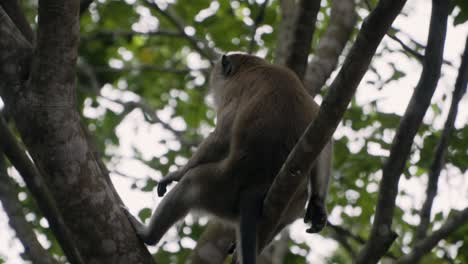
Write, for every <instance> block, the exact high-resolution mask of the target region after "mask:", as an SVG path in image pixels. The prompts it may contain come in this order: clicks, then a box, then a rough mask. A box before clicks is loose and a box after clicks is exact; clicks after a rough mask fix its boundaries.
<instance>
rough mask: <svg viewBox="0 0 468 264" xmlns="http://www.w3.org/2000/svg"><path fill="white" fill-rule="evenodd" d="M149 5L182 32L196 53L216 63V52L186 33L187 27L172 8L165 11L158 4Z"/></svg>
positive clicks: (149, 3)
mask: <svg viewBox="0 0 468 264" xmlns="http://www.w3.org/2000/svg"><path fill="white" fill-rule="evenodd" d="M147 3H148V5H149V6H150V7H152V8H153V9H154V10H156V11H157V12H158V13H160V14H161V15H162V16H164V17H165V18H166V19H167V20H168V21H169V22H170V23H171V24H173V25H174V26H175V27H176V29H177V30H178V31H179V32H180V34H182V35H183V36H184V37H185V38H186V39H187V40H188V41H189V43H190V44H191V45H192V47H193V48H194V49H195V50H196V51H198V52H199V53H200V54H201V55H202V56H203V57H205V58H206V59H208V60H209V61H210V62H211V63H213V62H214V60H215V59H216V58H217V57H218V56H217V55H216V52H215V51H214V50H211V49H210V48H209V45H208V43H207V42H206V41H205V40H199V39H196V38H194V37H192V36H189V35H188V34H187V33H185V28H186V27H187V25H186V24H185V22H184V21H183V20H182V19H181V18H179V17H178V16H177V15H176V14H175V12H174V11H173V10H172V9H171V7H170V6H168V7H167V9H166V10H163V9H161V8H160V7H159V5H158V4H157V3H156V2H153V1H147Z"/></svg>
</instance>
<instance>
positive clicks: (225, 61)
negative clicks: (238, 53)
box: [221, 55, 233, 76]
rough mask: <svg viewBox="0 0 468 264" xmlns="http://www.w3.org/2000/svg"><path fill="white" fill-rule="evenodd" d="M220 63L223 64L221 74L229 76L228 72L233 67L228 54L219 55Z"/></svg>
mask: <svg viewBox="0 0 468 264" xmlns="http://www.w3.org/2000/svg"><path fill="white" fill-rule="evenodd" d="M221 65H222V66H223V70H222V71H223V75H224V76H229V74H231V72H232V68H233V65H232V62H231V59H230V58H229V57H228V56H226V55H223V57H221Z"/></svg>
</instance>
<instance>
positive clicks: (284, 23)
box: [275, 0, 297, 65]
mask: <svg viewBox="0 0 468 264" xmlns="http://www.w3.org/2000/svg"><path fill="white" fill-rule="evenodd" d="M279 2H280V10H281V21H280V23H279V25H278V36H277V37H276V48H275V63H276V64H279V65H285V64H286V57H287V54H288V53H289V50H288V48H289V46H290V43H291V41H292V33H293V31H294V22H295V13H296V12H295V11H296V8H297V5H296V2H295V1H290V0H280V1H279Z"/></svg>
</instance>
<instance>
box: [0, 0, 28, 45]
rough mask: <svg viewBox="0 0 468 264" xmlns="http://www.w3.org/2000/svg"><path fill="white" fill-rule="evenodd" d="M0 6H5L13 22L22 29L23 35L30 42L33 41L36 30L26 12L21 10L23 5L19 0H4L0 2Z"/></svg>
mask: <svg viewBox="0 0 468 264" xmlns="http://www.w3.org/2000/svg"><path fill="white" fill-rule="evenodd" d="M0 6H2V7H3V9H4V10H5V12H6V13H7V14H8V16H9V17H10V19H11V21H13V24H15V25H16V27H18V29H19V30H20V31H21V33H22V34H23V36H24V37H25V38H26V40H28V41H29V42H30V43H32V42H33V39H34V32H33V31H32V28H31V26H30V25H29V22H28V20H27V19H26V16H25V15H24V12H23V11H22V10H21V5H20V3H19V1H18V0H2V1H1V2H0Z"/></svg>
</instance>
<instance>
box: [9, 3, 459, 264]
mask: <svg viewBox="0 0 468 264" xmlns="http://www.w3.org/2000/svg"><path fill="white" fill-rule="evenodd" d="M405 10H406V11H407V13H408V17H403V16H400V17H399V18H398V19H397V20H396V21H395V23H394V24H393V25H394V27H396V28H399V29H401V30H402V32H404V33H405V34H406V35H408V36H411V38H413V39H415V40H417V41H418V42H420V43H425V42H426V38H427V31H428V25H429V17H430V4H429V1H428V0H413V1H408V4H407V6H406V7H405ZM452 25H453V23H452V21H451V19H450V21H449V24H448V32H447V41H446V46H445V54H444V58H445V59H446V60H449V61H451V62H453V63H454V65H455V66H457V67H458V65H459V64H460V55H461V53H462V51H463V48H464V45H465V39H466V36H467V35H468V24H465V25H463V26H458V27H456V28H454V27H453V26H452ZM399 36H402V39H403V40H405V37H404V34H400V35H399ZM384 42H386V43H388V45H390V46H391V47H396V48H399V46H398V44H397V43H395V42H394V41H392V40H390V39H389V38H385V39H384ZM388 62H394V63H395V64H396V65H397V66H398V67H399V69H400V70H401V71H403V72H405V73H407V74H408V75H407V76H406V77H405V78H402V79H401V80H400V81H398V82H392V83H391V84H390V85H387V86H386V87H385V88H384V89H383V90H381V91H376V89H375V87H373V86H370V85H366V79H369V78H372V76H371V75H372V74H370V73H368V74H367V75H366V76H365V79H364V80H363V81H362V82H361V85H360V87H359V89H358V92H357V94H356V98H357V101H358V103H359V104H365V103H367V102H370V101H372V100H374V99H376V98H385V100H381V101H380V102H379V104H378V107H379V108H380V109H382V110H384V111H386V112H392V113H398V114H402V113H403V112H404V110H405V108H406V105H407V103H408V101H409V98H410V97H411V94H412V92H413V89H414V87H415V85H416V83H417V81H418V78H419V73H420V71H421V67H420V64H419V63H418V62H416V61H414V60H411V59H408V57H406V56H404V55H400V54H390V55H386V56H384V58H383V59H380V60H379V61H375V63H376V64H374V65H375V66H376V68H378V69H379V72H380V73H381V74H383V75H384V76H385V74H386V75H389V74H390V72H389V68H387V67H388V66H387V65H386V63H388ZM456 75H457V68H452V67H450V66H447V65H444V66H443V77H442V78H441V80H440V82H439V87H438V89H437V90H436V94H435V96H434V100H438V99H440V98H441V96H442V95H443V94H444V93H447V92H448V93H449V94H451V91H452V90H453V86H454V83H455V78H456ZM114 91H115V90H114ZM114 91H112V89H111V88H106V89H104V90H103V94H106V95H111V96H112V93H113V92H114ZM114 95H118V94H114ZM467 101H468V96H466V95H465V97H464V98H463V100H462V102H461V104H460V110H459V114H458V117H457V122H456V126H457V127H462V126H465V125H466V124H467V123H468V104H467ZM0 104H1V102H0ZM442 108H443V115H442V118H438V119H436V120H435V124H434V125H435V126H437V127H438V128H440V127H442V126H443V122H444V121H445V117H446V115H447V110H448V106H447V105H444V106H442ZM169 112H170V110H167V111H163V112H161V113H160V114H161V118H163V119H165V120H167V117H168V116H169ZM90 114H91V112H90ZM430 120H432V118H431V113H430V112H429V113H428V114H427V115H426V118H425V121H426V122H429V121H430ZM173 122H176V123H177V122H178V123H179V125H183V124H181V122H179V121H177V120H176V121H173ZM341 129H343V128H341ZM116 133H117V135H118V136H119V137H120V139H121V147H120V148H119V149H118V150H117V151H118V152H119V153H120V154H121V155H123V156H128V155H131V146H132V145H134V146H137V148H139V149H140V150H141V151H142V152H143V154H144V156H145V157H152V156H153V155H155V156H160V155H162V154H163V153H164V152H165V148H164V146H163V145H160V144H159V143H158V141H159V140H160V139H161V138H166V139H169V140H170V138H171V136H170V133H167V132H164V131H162V129H161V126H159V125H148V124H147V123H145V122H144V119H143V117H142V115H141V113H140V112H138V111H134V112H133V113H131V114H130V115H129V116H128V117H127V118H126V119H125V121H124V122H123V123H122V124H121V125H120V126H119V127H118V129H117V131H116ZM340 134H341V135H342V134H347V135H348V132H347V131H345V130H342V131H340V128H339V130H338V131H337V133H336V135H338V136H339V135H340ZM156 135H157V136H159V137H161V138H155V136H156ZM172 141H173V142H172V144H171V145H172V146H173V147H174V148H178V147H179V146H177V144H178V143H177V142H175V141H174V140H172ZM117 169H118V170H119V171H121V172H124V173H126V174H128V175H130V176H134V177H136V178H144V177H146V176H147V175H150V176H151V177H153V178H155V179H158V178H159V177H160V176H161V175H160V174H159V173H155V172H150V171H149V170H148V169H147V168H145V166H143V165H141V164H140V163H138V162H136V161H132V160H129V161H125V162H122V163H120V165H119V168H117ZM467 176H468V175H467V174H465V175H461V174H460V172H459V171H458V170H457V169H453V168H449V169H448V170H444V171H443V172H442V174H441V180H440V185H439V186H440V187H439V193H438V196H437V198H436V199H435V203H434V210H433V212H439V211H443V212H444V213H445V214H447V213H448V211H449V210H450V209H451V208H457V209H461V208H464V207H467V206H468V177H467ZM113 182H114V184H115V186H116V188H117V190H118V191H119V193H120V195H121V197H122V199H123V201H124V202H125V204H126V205H127V206H128V207H129V208H130V210H131V212H132V213H134V214H136V213H137V212H138V211H139V210H140V209H141V208H144V207H150V208H153V207H154V206H155V205H156V204H157V203H158V202H159V201H160V198H159V197H158V196H157V195H156V193H146V192H141V191H138V190H137V191H135V190H131V189H130V188H129V186H130V184H131V183H132V181H131V180H129V179H127V178H124V177H120V176H114V177H113ZM425 182H426V180H425V179H424V177H422V178H416V177H413V178H411V179H409V180H407V179H405V178H404V177H402V179H401V181H400V188H401V189H404V190H406V191H407V192H408V193H409V194H410V197H412V198H400V197H399V198H398V199H397V204H398V206H400V207H401V208H403V209H409V208H414V207H416V208H419V207H420V205H421V203H422V201H423V199H424V188H425ZM348 209H349V208H347V209H335V210H332V211H331V216H330V221H331V222H333V223H339V222H340V219H339V218H338V217H337V215H338V211H339V210H348ZM350 213H353V212H350ZM404 217H405V220H407V221H412V222H415V223H417V221H418V220H417V219H412V218H410V217H409V216H408V215H406V216H404ZM7 221H8V219H7V217H6V215H5V214H4V212H3V211H2V210H0V234H1V235H0V256H2V257H3V258H5V259H6V261H7V262H6V263H8V264H13V263H23V261H22V260H21V259H20V258H19V254H20V253H21V252H22V245H21V244H20V243H19V241H18V240H17V239H14V233H13V231H12V230H11V229H10V228H9V227H8V222H7ZM305 228H306V227H305V226H304V224H303V223H302V221H298V222H297V223H296V224H295V225H294V226H293V227H292V232H291V236H292V238H293V239H296V240H298V241H306V242H307V243H309V245H310V246H311V248H312V253H311V255H310V256H309V257H310V258H311V259H314V260H315V261H314V263H318V262H316V261H317V259H322V262H323V256H327V255H329V254H330V253H331V252H332V251H333V249H334V248H335V247H336V242H334V241H333V240H330V239H325V238H323V237H321V236H320V235H309V234H306V233H305V232H304V230H305ZM171 238H174V232H169V233H168V235H167V236H166V238H165V239H166V240H171ZM163 240H164V238H163ZM184 244H187V245H192V246H193V242H192V241H187V242H186V243H184ZM316 245H320V247H317V246H316ZM166 246H167V247H168V248H171V247H173V246H174V245H171V243H168V244H167V245H166ZM150 249H151V250H152V251H154V250H155V249H156V248H155V247H150Z"/></svg>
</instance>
